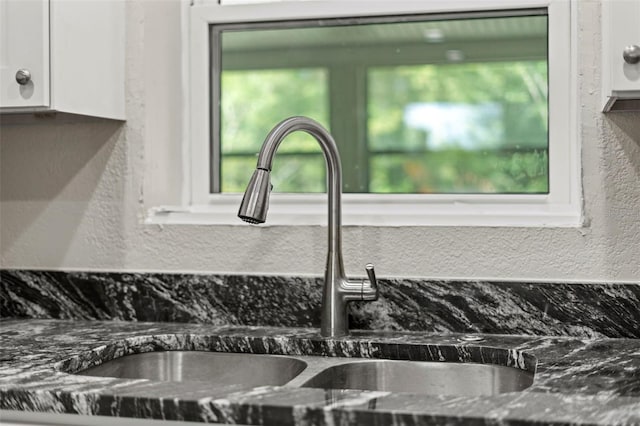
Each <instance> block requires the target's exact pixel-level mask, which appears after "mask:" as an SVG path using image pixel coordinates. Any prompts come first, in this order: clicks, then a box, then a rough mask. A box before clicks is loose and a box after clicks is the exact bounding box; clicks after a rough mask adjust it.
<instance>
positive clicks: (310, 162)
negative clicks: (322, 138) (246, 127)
mask: <svg viewBox="0 0 640 426" xmlns="http://www.w3.org/2000/svg"><path fill="white" fill-rule="evenodd" d="M283 147H284V146H283ZM223 158H224V161H223V162H222V183H223V191H224V192H244V190H245V189H246V187H247V183H248V182H249V178H250V177H251V173H253V171H254V170H255V168H256V156H255V155H248V156H245V155H227V156H225V157H223ZM271 183H272V184H273V188H274V192H275V189H276V188H278V191H279V192H300V191H303V192H324V191H325V188H326V177H325V166H324V159H323V157H322V154H321V153H319V154H282V153H281V154H280V155H277V156H276V158H275V160H274V163H273V173H272V176H271Z"/></svg>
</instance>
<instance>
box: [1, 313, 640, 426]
mask: <svg viewBox="0 0 640 426" xmlns="http://www.w3.org/2000/svg"><path fill="white" fill-rule="evenodd" d="M458 337H459V335H456V334H432V333H415V332H369V331H366V332H365V331H355V332H353V333H352V335H351V336H349V337H346V338H341V339H323V338H321V337H320V336H319V334H318V331H317V330H316V329H294V328H274V327H231V326H211V325H196V324H176V323H136V322H113V321H66V320H24V319H21V320H3V321H0V409H5V410H24V411H38V412H50V413H72V414H84V415H102V416H121V417H139V418H154V419H166V420H187V421H200V422H213V423H215V422H220V423H243V424H266V425H305V426H306V425H334V424H335V425H338V424H340V425H343V424H362V425H425V424H443V425H444V424H447V425H453V424H474V425H476V424H477V425H485V424H486V425H489V424H504V425H516V424H517V425H523V424H531V423H536V424H554V425H559V424H576V425H586V424H589V425H610V424H611V425H613V424H615V425H631V424H636V425H637V424H640V340H637V339H606V338H594V339H580V338H575V337H540V336H510V335H484V336H483V337H484V338H485V340H484V341H482V342H479V343H462V342H461V341H460V340H458ZM172 349H173V350H180V349H182V350H210V351H217V352H245V353H271V354H293V355H322V356H343V357H364V358H387V359H409V360H425V361H429V360H433V361H452V362H460V361H464V362H484V363H494V364H499V365H505V366H512V367H516V368H521V369H526V370H530V371H532V370H533V369H536V376H535V380H534V383H533V385H532V386H531V387H530V388H528V389H526V390H524V391H522V392H514V393H504V394H499V395H495V396H473V397H471V396H464V397H463V396H443V395H440V396H428V395H416V394H408V393H390V392H379V391H359V390H323V389H313V388H293V387H287V386H280V387H277V386H264V387H259V388H253V389H247V388H245V389H243V388H240V387H238V386H231V387H216V386H215V384H213V383H205V382H201V383H200V384H199V385H197V386H194V385H193V383H180V382H154V381H149V380H141V379H136V380H134V379H115V378H105V377H88V376H80V375H73V374H69V373H70V372H76V371H80V370H82V369H84V368H87V367H89V366H93V365H96V364H99V363H101V362H102V361H104V360H108V359H112V358H115V357H119V356H122V355H125V354H129V353H137V352H148V351H157V350H172Z"/></svg>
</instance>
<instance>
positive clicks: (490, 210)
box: [145, 194, 582, 228]
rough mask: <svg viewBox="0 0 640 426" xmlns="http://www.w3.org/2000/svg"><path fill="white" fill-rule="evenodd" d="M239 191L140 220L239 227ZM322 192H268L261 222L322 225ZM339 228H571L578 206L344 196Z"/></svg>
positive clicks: (510, 198)
mask: <svg viewBox="0 0 640 426" xmlns="http://www.w3.org/2000/svg"><path fill="white" fill-rule="evenodd" d="M241 198H242V194H224V195H215V196H212V197H211V200H210V203H209V204H203V205H193V206H183V207H180V206H159V207H154V208H152V209H150V210H149V212H148V215H147V218H146V220H145V223H147V224H163V225H164V224H175V225H186V224H191V225H242V226H246V224H245V223H244V222H242V221H241V220H240V219H239V218H238V217H237V212H238V207H239V205H240V200H241ZM326 210H327V207H326V195H325V194H318V195H297V194H274V195H273V196H272V197H271V203H270V207H269V216H268V219H267V222H266V223H265V224H264V225H261V226H326V224H327V211H326ZM342 224H343V225H344V226H379V227H396V226H456V227H457V226H471V227H474V226H475V227H543V228H554V227H558V228H576V227H581V226H582V217H581V214H580V208H579V207H578V206H577V205H571V204H568V205H567V204H563V205H558V204H555V205H554V204H550V203H549V202H548V196H546V195H527V196H518V195H495V196H489V199H487V196H484V197H483V199H482V202H480V201H479V199H478V197H477V196H474V195H457V196H451V195H446V196H436V195H429V196H425V195H365V194H345V195H344V196H343V199H342Z"/></svg>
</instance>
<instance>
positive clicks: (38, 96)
mask: <svg viewBox="0 0 640 426" xmlns="http://www.w3.org/2000/svg"><path fill="white" fill-rule="evenodd" d="M19 70H26V71H27V72H28V73H29V74H30V80H29V81H28V82H24V81H23V83H24V84H19V83H18V82H17V81H16V73H17V72H18V71H19ZM0 86H1V87H0V107H4V108H16V109H20V108H25V107H29V108H32V109H33V108H34V107H48V106H49V1H48V0H0Z"/></svg>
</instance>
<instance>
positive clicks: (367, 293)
mask: <svg viewBox="0 0 640 426" xmlns="http://www.w3.org/2000/svg"><path fill="white" fill-rule="evenodd" d="M364 270H365V271H366V272H367V276H368V277H369V282H368V283H367V282H366V281H362V300H377V299H378V281H377V280H376V271H375V269H374V268H373V265H372V264H371V263H367V265H366V266H365V267H364Z"/></svg>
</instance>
